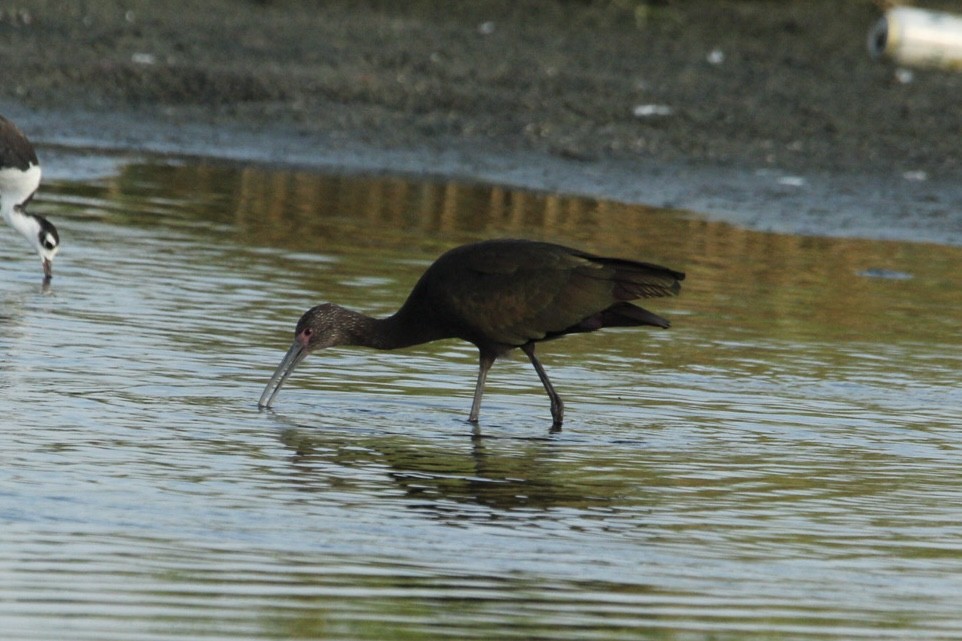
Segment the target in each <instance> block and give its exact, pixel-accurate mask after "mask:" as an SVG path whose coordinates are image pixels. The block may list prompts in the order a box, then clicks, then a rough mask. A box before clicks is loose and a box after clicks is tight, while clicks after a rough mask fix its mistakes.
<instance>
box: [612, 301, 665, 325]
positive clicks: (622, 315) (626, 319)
mask: <svg viewBox="0 0 962 641" xmlns="http://www.w3.org/2000/svg"><path fill="white" fill-rule="evenodd" d="M635 325H654V326H655V327H661V328H662V329H668V328H669V327H671V323H669V322H668V321H667V320H665V319H664V318H662V317H661V316H659V315H658V314H653V313H651V312H649V311H648V310H647V309H644V308H642V307H638V306H637V305H632V304H631V303H615V304H614V305H612V306H611V307H609V308H608V309H606V310H604V311H603V312H601V326H602V327H632V326H635Z"/></svg>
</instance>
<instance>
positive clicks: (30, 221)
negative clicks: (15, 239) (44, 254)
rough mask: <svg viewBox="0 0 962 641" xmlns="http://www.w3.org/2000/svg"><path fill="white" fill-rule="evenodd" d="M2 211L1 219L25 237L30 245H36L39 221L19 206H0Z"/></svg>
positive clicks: (39, 226)
mask: <svg viewBox="0 0 962 641" xmlns="http://www.w3.org/2000/svg"><path fill="white" fill-rule="evenodd" d="M0 210H2V212H3V219H4V220H6V221H7V223H8V224H9V225H10V226H11V227H13V228H14V229H16V230H17V231H18V232H20V234H21V235H22V236H23V237H24V238H26V239H27V240H28V241H29V242H30V244H31V245H33V246H36V245H37V243H38V240H37V238H38V235H39V234H40V228H41V225H40V221H39V220H37V217H36V216H34V215H33V214H28V213H27V212H25V211H23V210H22V209H20V208H19V207H7V206H5V205H3V206H0Z"/></svg>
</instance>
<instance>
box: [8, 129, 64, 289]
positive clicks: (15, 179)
mask: <svg viewBox="0 0 962 641" xmlns="http://www.w3.org/2000/svg"><path fill="white" fill-rule="evenodd" d="M39 186H40V161H39V160H37V152H36V151H35V150H34V148H33V144H31V142H30V140H29V139H28V138H27V137H26V136H25V135H24V134H23V132H22V131H20V130H19V129H18V128H17V126H16V125H14V124H13V123H12V122H10V121H9V120H7V119H6V118H4V117H3V116H2V115H0V213H2V215H3V219H4V220H6V221H7V224H9V225H10V226H11V227H13V228H14V229H16V230H17V231H18V232H20V234H21V235H22V236H23V237H24V238H26V239H27V242H28V243H30V245H31V246H32V247H33V248H34V250H36V252H37V254H39V255H40V264H41V267H42V269H43V277H44V282H45V283H49V282H50V279H51V278H53V259H54V256H56V255H57V252H58V251H59V250H60V235H59V234H58V233H57V228H56V227H54V225H53V223H51V222H50V221H49V220H47V219H46V218H44V217H43V216H40V215H37V214H32V213H29V212H28V211H27V204H28V203H29V202H30V200H31V199H32V198H33V195H34V194H35V193H36V191H37V188H38V187H39Z"/></svg>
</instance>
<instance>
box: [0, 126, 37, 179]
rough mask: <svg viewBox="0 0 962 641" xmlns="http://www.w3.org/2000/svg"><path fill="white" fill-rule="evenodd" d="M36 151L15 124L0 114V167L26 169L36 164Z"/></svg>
mask: <svg viewBox="0 0 962 641" xmlns="http://www.w3.org/2000/svg"><path fill="white" fill-rule="evenodd" d="M38 164H40V162H39V161H38V160H37V152H36V151H35V150H34V148H33V145H32V144H30V141H29V140H27V137H26V136H24V135H23V132H22V131H20V130H19V129H18V128H17V126H16V125H15V124H13V123H12V122H10V121H9V120H7V119H6V118H4V117H3V116H0V167H13V168H16V169H19V170H20V171H26V170H27V169H29V168H30V167H31V166H32V165H38Z"/></svg>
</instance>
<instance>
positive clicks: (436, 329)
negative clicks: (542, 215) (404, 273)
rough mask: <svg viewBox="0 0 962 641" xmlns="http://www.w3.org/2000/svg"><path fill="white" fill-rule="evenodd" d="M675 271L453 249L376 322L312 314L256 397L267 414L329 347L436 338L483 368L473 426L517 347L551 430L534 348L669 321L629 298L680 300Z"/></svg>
mask: <svg viewBox="0 0 962 641" xmlns="http://www.w3.org/2000/svg"><path fill="white" fill-rule="evenodd" d="M684 278H685V275H684V274H683V273H681V272H676V271H674V270H672V269H668V268H666V267H660V266H658V265H652V264H650V263H640V262H637V261H633V260H623V259H619V258H605V257H602V256H595V255H593V254H588V253H586V252H582V251H578V250H577V249H571V248H568V247H563V246H561V245H553V244H550V243H539V242H533V241H527V240H489V241H485V242H480V243H475V244H472V245H464V246H462V247H458V248H456V249H452V250H451V251H449V252H447V253H446V254H444V255H443V256H441V257H440V258H438V259H437V260H436V261H435V262H434V264H433V265H431V266H430V267H428V269H427V271H425V272H424V274H423V275H422V276H421V279H420V280H419V281H418V282H417V284H416V285H415V286H414V289H413V290H412V291H411V294H410V295H409V296H408V299H407V301H406V302H405V303H404V305H403V306H402V307H401V309H400V310H398V312H397V313H396V314H394V315H393V316H391V317H389V318H383V319H375V318H370V317H369V316H365V315H364V314H359V313H358V312H354V311H351V310H349V309H344V308H343V307H339V306H337V305H332V304H330V303H327V304H324V305H318V306H317V307H313V308H311V309H309V310H308V311H307V312H305V313H304V315H303V316H301V319H300V320H299V321H298V322H297V328H296V329H295V330H294V343H293V344H292V345H291V348H290V349H289V350H288V352H287V355H286V356H284V359H283V360H282V361H281V364H280V365H279V366H278V367H277V370H276V371H275V372H274V375H273V376H272V377H271V380H270V382H268V383H267V387H266V388H265V389H264V393H263V394H261V398H260V401H259V402H258V405H259V406H260V407H270V406H271V403H272V402H273V400H274V397H275V396H276V395H277V392H278V391H280V389H281V386H282V385H283V384H284V381H286V380H287V377H288V376H290V374H291V372H293V371H294V368H295V367H297V364H298V363H300V362H301V361H302V360H304V358H305V357H306V356H307V355H308V354H309V353H311V352H312V351H315V350H318V349H322V348H325V347H333V346H335V345H362V346H365V347H373V348H376V349H394V348H398V347H407V346H410V345H419V344H421V343H427V342H429V341H434V340H439V339H442V338H461V339H464V340H466V341H469V342H471V343H474V344H475V345H476V346H477V347H478V350H479V351H480V356H481V362H480V369H479V371H478V382H477V385H476V386H475V390H474V402H473V404H472V405H471V414H470V415H469V417H468V420H469V421H471V422H472V423H476V422H477V420H478V411H479V409H480V407H481V395H482V394H483V393H484V380H485V377H486V376H487V374H488V370H489V369H490V368H491V365H492V364H494V361H495V360H496V359H497V358H498V357H499V356H501V355H503V354H505V353H507V352H508V351H510V350H512V349H514V348H516V347H520V348H521V350H522V351H524V353H525V354H527V356H528V358H529V359H530V360H531V364H532V365H534V368H535V371H537V372H538V377H539V378H540V379H541V383H542V384H543V385H544V389H545V391H546V392H547V393H548V397H549V398H550V399H551V417H552V418H553V419H554V427H556V428H558V427H560V426H561V422H562V420H563V416H564V405H563V403H562V402H561V398H560V397H559V396H558V394H557V392H555V390H554V387H552V385H551V382H550V381H549V380H548V375H547V374H546V373H545V371H544V368H543V367H542V366H541V363H540V362H538V359H537V358H536V357H535V354H534V348H535V344H536V343H538V342H540V341H543V340H549V339H552V338H558V337H560V336H564V335H565V334H573V333H577V332H593V331H595V330H597V329H602V328H603V327H630V326H636V325H654V326H656V327H668V321H666V320H665V319H663V318H661V317H660V316H657V315H655V314H652V313H651V312H649V311H648V310H646V309H642V308H641V307H637V306H635V305H632V304H631V303H629V302H628V301H630V300H634V299H636V298H650V297H653V296H671V295H673V294H676V293H678V291H679V289H680V288H681V285H680V282H679V281H681V280H683V279H684Z"/></svg>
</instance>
